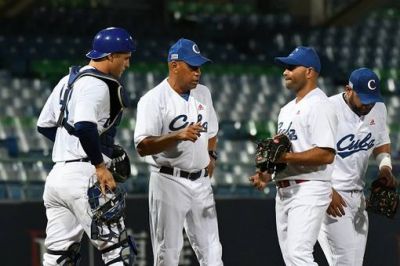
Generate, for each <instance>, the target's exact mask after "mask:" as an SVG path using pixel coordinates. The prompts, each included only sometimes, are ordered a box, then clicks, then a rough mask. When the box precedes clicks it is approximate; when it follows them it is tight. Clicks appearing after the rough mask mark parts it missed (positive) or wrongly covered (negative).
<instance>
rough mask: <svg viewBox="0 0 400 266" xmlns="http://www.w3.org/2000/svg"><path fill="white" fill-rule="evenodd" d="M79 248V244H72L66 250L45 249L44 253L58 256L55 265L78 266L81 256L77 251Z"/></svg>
mask: <svg viewBox="0 0 400 266" xmlns="http://www.w3.org/2000/svg"><path fill="white" fill-rule="evenodd" d="M80 248H81V244H80V243H72V244H71V246H69V247H68V249H67V250H51V249H47V250H46V252H47V253H48V254H50V255H59V256H60V257H59V258H58V259H57V261H56V262H57V263H58V264H60V265H63V266H78V265H79V262H80V260H81V254H80V253H79V250H80Z"/></svg>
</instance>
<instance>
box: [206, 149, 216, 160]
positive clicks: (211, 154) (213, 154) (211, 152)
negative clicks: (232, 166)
mask: <svg viewBox="0 0 400 266" xmlns="http://www.w3.org/2000/svg"><path fill="white" fill-rule="evenodd" d="M208 154H209V155H210V156H211V157H212V158H213V159H214V160H217V159H218V154H217V152H216V151H213V150H210V151H208Z"/></svg>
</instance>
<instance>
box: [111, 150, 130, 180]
mask: <svg viewBox="0 0 400 266" xmlns="http://www.w3.org/2000/svg"><path fill="white" fill-rule="evenodd" d="M108 169H109V170H110V172H111V173H112V175H113V177H114V180H115V181H116V182H120V183H123V182H125V181H126V180H127V179H128V178H129V177H130V175H131V163H130V160H129V156H128V154H127V153H126V151H125V150H124V149H123V148H122V147H121V146H119V145H113V153H112V157H111V165H110V167H109V168H108Z"/></svg>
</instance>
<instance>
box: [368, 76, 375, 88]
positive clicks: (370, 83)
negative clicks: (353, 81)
mask: <svg viewBox="0 0 400 266" xmlns="http://www.w3.org/2000/svg"><path fill="white" fill-rule="evenodd" d="M368 89H370V90H371V91H373V90H375V89H376V83H375V80H373V79H371V80H370V81H368Z"/></svg>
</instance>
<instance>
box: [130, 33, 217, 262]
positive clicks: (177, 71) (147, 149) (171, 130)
mask: <svg viewBox="0 0 400 266" xmlns="http://www.w3.org/2000/svg"><path fill="white" fill-rule="evenodd" d="M208 61H210V60H209V59H207V58H205V57H204V56H202V55H201V54H200V50H199V48H198V46H197V45H196V43H194V42H193V41H191V40H188V39H179V40H178V41H177V42H176V43H175V44H174V45H172V46H171V48H170V50H169V53H168V69H169V75H168V77H167V78H166V79H165V80H163V81H162V82H161V83H160V84H158V85H157V86H156V87H155V88H153V89H152V90H150V91H149V92H148V93H146V94H145V95H144V96H143V97H142V98H141V99H140V101H139V103H138V109H137V120H136V128H135V136H134V141H135V145H136V149H137V151H138V153H139V154H140V155H141V156H146V155H151V158H150V161H151V174H150V184H149V209H150V231H151V232H150V233H151V240H152V245H153V253H154V265H158V266H164V265H165V266H174V265H175V266H177V265H178V262H179V254H180V251H181V249H182V245H183V235H182V230H183V228H184V229H185V231H186V234H187V236H188V238H189V241H190V243H191V245H192V247H193V249H194V251H195V253H196V256H197V259H198V261H199V263H200V265H202V266H205V265H208V266H211V265H212V266H217V265H223V263H222V259H221V256H222V247H221V244H220V241H219V235H218V223H217V215H216V210H215V201H214V196H213V191H212V188H211V181H210V177H211V176H212V173H213V169H214V165H215V160H216V159H217V156H216V151H215V150H216V141H217V131H218V121H217V116H216V113H215V111H214V107H213V103H212V99H211V94H210V91H209V89H208V88H207V87H205V86H203V85H200V84H199V80H200V75H201V71H200V67H201V66H202V65H203V64H204V63H206V62H208Z"/></svg>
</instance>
